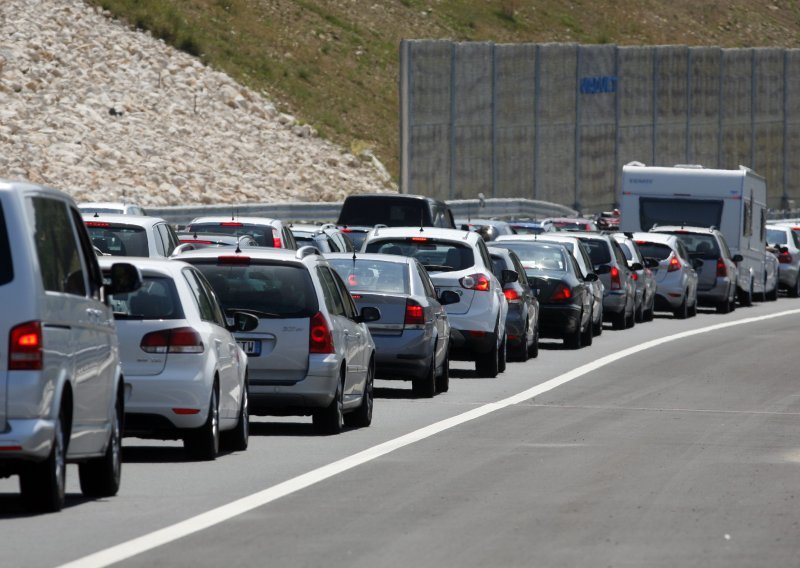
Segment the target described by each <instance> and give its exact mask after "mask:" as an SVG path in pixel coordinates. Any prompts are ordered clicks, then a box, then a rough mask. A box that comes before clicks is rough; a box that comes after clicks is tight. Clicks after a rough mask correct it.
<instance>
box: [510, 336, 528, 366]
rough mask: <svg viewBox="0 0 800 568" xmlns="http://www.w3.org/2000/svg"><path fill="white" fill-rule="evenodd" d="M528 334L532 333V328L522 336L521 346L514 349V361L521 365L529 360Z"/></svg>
mask: <svg viewBox="0 0 800 568" xmlns="http://www.w3.org/2000/svg"><path fill="white" fill-rule="evenodd" d="M528 333H530V328H528V329H526V330H525V331H524V332H523V333H522V335H520V342H519V345H517V346H515V347H513V348H512V350H511V357H512V360H514V361H519V362H520V363H524V362H525V361H527V360H528Z"/></svg>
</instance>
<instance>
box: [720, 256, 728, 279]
mask: <svg viewBox="0 0 800 568" xmlns="http://www.w3.org/2000/svg"><path fill="white" fill-rule="evenodd" d="M727 276H728V267H727V266H725V261H724V260H723V259H722V257H719V258H718V259H717V278H726V277H727Z"/></svg>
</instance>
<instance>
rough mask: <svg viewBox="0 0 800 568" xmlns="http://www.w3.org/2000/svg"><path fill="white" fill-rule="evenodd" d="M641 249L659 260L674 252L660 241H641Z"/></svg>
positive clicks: (645, 254) (646, 255)
mask: <svg viewBox="0 0 800 568" xmlns="http://www.w3.org/2000/svg"><path fill="white" fill-rule="evenodd" d="M639 250H640V251H642V254H643V255H644V256H645V257H650V258H655V259H657V260H665V259H666V258H669V255H670V254H672V249H671V248H670V247H669V246H668V245H662V244H660V243H644V242H643V243H639Z"/></svg>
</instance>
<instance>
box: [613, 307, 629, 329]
mask: <svg viewBox="0 0 800 568" xmlns="http://www.w3.org/2000/svg"><path fill="white" fill-rule="evenodd" d="M627 308H628V306H627V305H625V307H624V308H622V311H621V312H619V313H618V314H614V319H613V321H612V322H611V325H612V327H613V328H614V329H625V324H626V323H627V321H628V311H627Z"/></svg>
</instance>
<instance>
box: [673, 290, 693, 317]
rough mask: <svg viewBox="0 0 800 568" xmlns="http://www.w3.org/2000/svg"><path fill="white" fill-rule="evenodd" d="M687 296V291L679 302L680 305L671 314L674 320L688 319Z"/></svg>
mask: <svg viewBox="0 0 800 568" xmlns="http://www.w3.org/2000/svg"><path fill="white" fill-rule="evenodd" d="M688 296H689V292H688V291H687V292H686V293H685V294H684V295H683V301H682V302H681V305H680V306H678V307H677V308H676V309H675V311H673V312H672V313H673V314H674V315H675V318H676V319H686V318H688V317H689V297H688Z"/></svg>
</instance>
